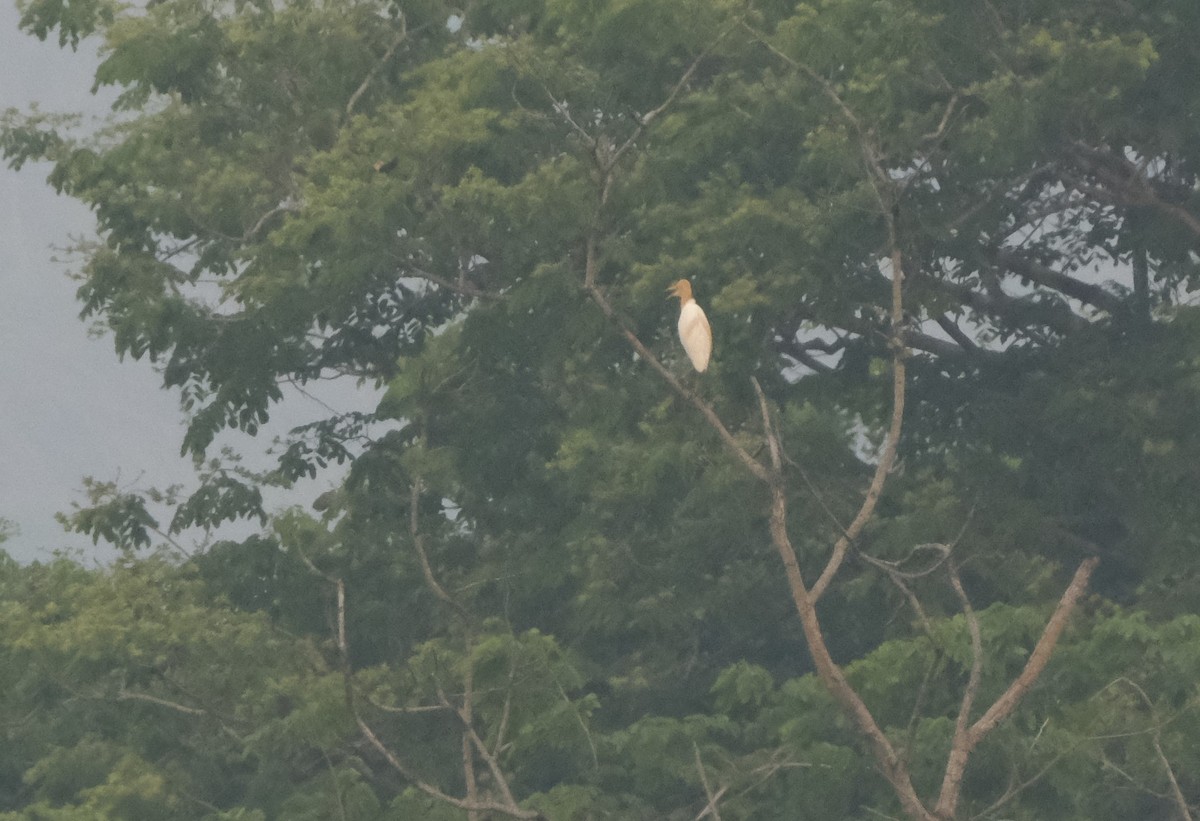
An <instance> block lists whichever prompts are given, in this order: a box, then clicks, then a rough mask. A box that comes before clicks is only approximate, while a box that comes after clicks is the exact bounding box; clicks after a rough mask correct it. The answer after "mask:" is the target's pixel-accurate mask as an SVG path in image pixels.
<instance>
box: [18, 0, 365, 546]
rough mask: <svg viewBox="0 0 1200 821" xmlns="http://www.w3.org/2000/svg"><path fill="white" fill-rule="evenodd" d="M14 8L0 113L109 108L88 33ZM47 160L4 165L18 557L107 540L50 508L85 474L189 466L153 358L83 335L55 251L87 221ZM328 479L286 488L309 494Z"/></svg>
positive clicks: (335, 391)
mask: <svg viewBox="0 0 1200 821" xmlns="http://www.w3.org/2000/svg"><path fill="white" fill-rule="evenodd" d="M18 19H19V17H18V14H17V11H16V8H15V6H14V5H13V2H12V0H0V110H3V109H5V108H8V107H17V108H20V109H27V108H28V106H29V105H30V104H31V103H36V104H37V105H38V106H39V107H40V108H41V109H42V110H43V111H51V112H85V113H87V114H92V115H97V116H99V115H103V114H104V113H105V112H106V111H107V108H108V101H109V100H110V99H111V95H107V94H103V92H102V94H101V96H99V97H97V96H92V95H91V94H90V93H89V89H90V88H91V85H92V74H93V72H94V70H95V66H96V64H97V58H96V56H95V52H94V49H93V48H92V47H91V46H90V44H88V43H84V44H81V46H80V50H79V51H78V52H72V51H70V49H65V50H64V49H60V48H58V45H57V42H53V41H48V42H45V43H42V42H39V41H38V40H37V39H35V38H32V37H29V36H27V35H25V34H23V33H21V32H20V31H19V30H18V28H17V22H18ZM47 171H48V169H47V167H45V166H40V167H35V166H26V167H25V168H24V169H23V170H22V171H21V172H20V173H15V172H13V171H10V170H8V169H7V168H4V167H3V166H0V285H2V286H3V287H2V289H0V517H3V518H7V519H10V520H12V521H14V522H16V523H17V525H18V526H19V527H20V533H19V534H18V535H17V536H16V537H14V538H12V539H10V540H9V541H8V542H7V543H6V544H5V545H4V549H6V550H8V552H10V553H11V554H12V555H14V556H15V557H17V558H18V559H20V560H23V561H27V560H31V559H37V558H46V557H48V556H49V555H50V553H51V551H53V550H55V549H59V548H70V549H75V550H79V551H81V552H82V553H83V554H84V555H85V556H87V557H95V558H98V559H103V558H105V557H107V556H108V555H109V554H108V553H107V552H106V551H104V550H103V549H98V548H94V547H93V546H92V545H91V541H90V540H89V539H87V538H85V537H82V536H79V535H75V534H67V533H64V532H63V530H62V528H61V527H60V526H59V525H58V523H57V522H55V521H54V518H53V517H54V513H55V512H56V511H62V510H66V509H68V508H69V507H70V504H71V502H72V501H81V500H82V497H81V494H80V488H81V485H82V482H81V479H82V477H84V476H88V475H90V476H94V477H96V478H97V479H104V480H111V479H117V478H120V480H121V482H122V483H123V484H124V483H133V482H135V481H137V483H138V484H139V485H143V486H145V485H151V484H152V485H155V486H159V487H162V486H165V485H168V484H171V483H174V482H187V481H188V480H189V479H190V477H191V476H192V472H191V465H190V462H188V461H186V460H184V459H181V458H180V457H179V444H180V440H181V437H182V424H183V417H182V414H181V413H180V411H179V409H178V405H177V401H176V397H175V396H174V395H172V394H169V393H167V392H166V391H164V390H162V388H161V387H160V385H161V382H160V380H159V377H158V375H157V374H156V373H155V372H154V371H153V369H152V368H151V367H150V366H149V365H148V364H146V363H144V362H131V361H126V362H119V361H118V360H117V357H116V355H115V354H114V352H113V347H112V343H111V340H109V339H107V338H99V339H97V338H94V337H91V336H89V334H88V329H87V326H86V325H85V324H84V323H83V322H81V321H80V320H79V318H78V314H79V305H78V304H77V303H76V302H75V296H74V294H75V289H76V287H77V283H75V282H73V281H71V280H70V279H68V277H67V271H68V270H69V268H70V266H69V264H68V263H64V262H59V261H55V257H56V256H57V257H62V256H63V255H62V254H61V253H57V254H56V252H55V250H54V249H55V247H59V248H61V247H63V246H65V245H67V244H68V243H69V241H70V238H71V237H79V236H87V235H91V233H92V231H93V221H92V219H91V215H90V214H89V212H88V211H87V209H86V208H84V207H82V206H81V205H80V204H79V203H77V202H75V201H73V200H69V199H66V198H64V197H58V196H56V195H55V194H54V192H53V190H52V189H51V188H49V187H48V186H47V185H46V183H45V177H46V174H47ZM319 395H320V396H321V399H322V400H324V401H325V402H328V403H330V404H333V405H334V406H336V407H339V408H345V407H348V406H350V405H359V406H362V405H364V404H367V403H368V402H369V398H367V397H365V396H364V395H363V394H362V393H361V392H359V391H357V390H355V389H354V388H353V387H352V386H349V385H335V386H327V387H325V388H323V389H320V391H319ZM321 415H327V414H326V413H325V412H324V411H323V409H322V408H320V407H319V406H317V405H316V404H315V403H312V402H310V401H308V400H305V399H303V398H302V397H301V398H293V399H292V400H290V401H289V402H288V403H287V407H285V408H283V409H281V410H280V411H279V412H277V413H275V414H274V416H275V419H274V420H273V421H274V422H275V424H273V425H272V428H273V429H274V430H275V431H277V432H278V431H282V430H285V429H286V428H287V427H290V426H291V425H295V424H299V423H301V422H303V421H308V420H309V418H316V417H317V416H321ZM261 438H269V436H268V437H262V436H260V439H261ZM265 446H266V442H264V443H263V444H262V445H256V446H255V448H253V449H257V450H258V451H260V452H261V451H262V450H263V448H264V447H265ZM329 481H330V480H329V479H323V480H320V481H318V482H317V483H316V485H315V488H314V487H313V486H310V487H308V488H305V489H302V490H301V492H300V493H299V494H298V495H297V496H294V497H293V498H294V499H296V500H298V501H301V502H303V501H305V500H307V499H309V498H311V497H312V496H313V495H315V494H316V493H317V492H320V490H321V489H322V488H323V487H324V486H325V485H327V484H328V483H329ZM285 501H287V500H286V499H284V498H276V499H275V500H274V502H275V503H276V505H277V506H278V505H282V504H283V503H284V502H285Z"/></svg>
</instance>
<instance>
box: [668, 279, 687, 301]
mask: <svg viewBox="0 0 1200 821" xmlns="http://www.w3.org/2000/svg"><path fill="white" fill-rule="evenodd" d="M667 293H668V294H669V296H668V297H667V299H670V298H671V297H675V296H677V297H679V301H680V302H687V301H688V300H689V299H691V298H692V283H690V282H688V281H687V280H686V279H680V280H676V281H675V282H672V283H671V287H670V288H667Z"/></svg>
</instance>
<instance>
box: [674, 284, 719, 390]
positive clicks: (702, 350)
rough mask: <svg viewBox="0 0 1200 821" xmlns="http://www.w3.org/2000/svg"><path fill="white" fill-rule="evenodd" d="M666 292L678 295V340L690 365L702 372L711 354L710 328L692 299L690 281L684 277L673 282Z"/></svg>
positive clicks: (706, 319)
mask: <svg viewBox="0 0 1200 821" xmlns="http://www.w3.org/2000/svg"><path fill="white" fill-rule="evenodd" d="M667 293H669V294H670V295H671V296H672V297H674V296H677V297H679V341H680V342H682V343H683V349H684V350H685V351H687V355H688V359H690V360H692V366H693V367H694V368H695V369H696V370H698V371H700V373H704V371H705V370H707V368H708V358H709V357H710V356H712V328H710V327H708V317H706V316H705V315H704V309H703V308H701V307H700V306H699V305H697V304H696V300H694V299H692V283H690V282H688V281H687V280H686V279H681V280H679V281H678V282H675V283H673V284H672V285H671V287H670V288H668V289H667ZM670 298H671V297H667V299H670Z"/></svg>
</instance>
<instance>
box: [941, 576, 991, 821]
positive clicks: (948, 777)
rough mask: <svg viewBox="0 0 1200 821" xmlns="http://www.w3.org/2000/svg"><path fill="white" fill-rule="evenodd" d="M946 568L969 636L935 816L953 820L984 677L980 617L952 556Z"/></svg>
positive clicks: (956, 810)
mask: <svg viewBox="0 0 1200 821" xmlns="http://www.w3.org/2000/svg"><path fill="white" fill-rule="evenodd" d="M946 569H947V571H948V572H949V574H950V586H951V587H953V588H954V594H955V595H956V596H957V597H958V602H959V605H960V606H961V607H962V611H963V617H964V618H965V619H966V620H967V630H968V631H969V632H970V634H971V672H970V673H969V674H968V676H967V686H966V687H964V688H963V694H962V701H961V702H960V703H959V706H958V718H957V719H956V720H955V722H954V739H953V741H951V742H950V755H949V757H948V758H947V760H946V771H945V773H944V775H943V777H942V789H941V792H940V793H939V795H938V802H937V806H936V807H935V808H934V814H935V815H937V816H939V817H941V818H954V817H955V815H956V813H957V812H958V799H959V797H960V796H961V795H962V779H963V776H964V775H965V774H966V769H967V757H968V756H969V755H970V749H969V747H968V741H969V738H968V736H969V734H970V721H971V707H972V706H973V705H974V703H975V698H976V696H978V695H979V682H980V679H981V678H982V676H983V638H982V636H981V635H980V632H979V617H978V616H976V615H975V608H973V607H972V606H971V600H970V598H968V596H967V591H966V589H965V588H964V587H963V584H962V579H961V578H960V577H959V575H958V566H957V565H956V564H955V562H954V557H953V556H951V557H948V558H947V560H946Z"/></svg>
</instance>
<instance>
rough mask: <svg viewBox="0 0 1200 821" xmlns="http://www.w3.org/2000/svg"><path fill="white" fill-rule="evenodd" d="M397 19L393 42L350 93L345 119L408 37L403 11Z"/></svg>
mask: <svg viewBox="0 0 1200 821" xmlns="http://www.w3.org/2000/svg"><path fill="white" fill-rule="evenodd" d="M397 19H398V20H399V22H400V31H398V32H397V33H396V36H395V37H394V38H392V42H391V44H390V45H389V46H388V47H387V51H385V52H384V53H383V56H382V57H380V58H379V60H378V61H377V62H376V63H375V65H373V66H371V70H370V71H368V72H367V76H366V77H364V78H363V81H362V83H361V84H359V86H358V88H357V89H355V91H354V93H353V94H351V95H350V100H349V102H347V103H346V113H345V119H350V115H351V114H353V113H354V106H355V105H357V104H358V98H359V97H362V95H363V94H364V93H366V90H367V88H368V87H369V86H370V85H371V83H372V82H373V81H374V80H375V78H376V77H378V76H379V72H380V71H382V70H383V67H384V66H385V65H387V63H388V61H389V60H391V59H392V57H393V56H394V55H395V53H396V49H398V48H400V44H401V43H403V42H404V41H405V40H407V39H408V21H407V20H406V19H405V17H404V13H403V12H401V13H400V14H399V16H398V18H397Z"/></svg>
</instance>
